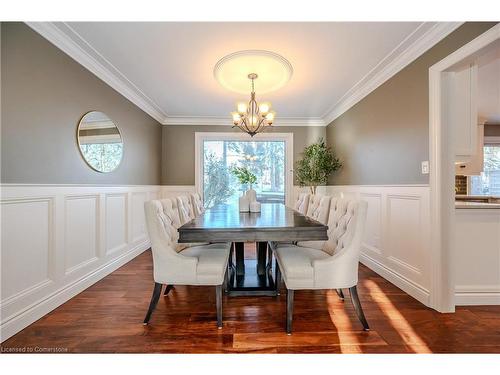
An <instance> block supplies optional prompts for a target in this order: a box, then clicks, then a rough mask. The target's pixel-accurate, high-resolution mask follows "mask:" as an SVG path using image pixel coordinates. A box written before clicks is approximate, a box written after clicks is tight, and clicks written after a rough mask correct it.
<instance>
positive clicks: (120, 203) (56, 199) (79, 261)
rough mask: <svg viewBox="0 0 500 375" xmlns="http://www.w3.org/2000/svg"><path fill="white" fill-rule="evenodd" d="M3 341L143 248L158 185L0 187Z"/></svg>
mask: <svg viewBox="0 0 500 375" xmlns="http://www.w3.org/2000/svg"><path fill="white" fill-rule="evenodd" d="M1 189H2V192H1V219H2V220H1V259H2V262H1V275H2V278H1V302H0V309H1V326H0V341H1V342H3V341H5V340H6V339H8V338H9V337H11V336H12V335H14V334H16V333H17V332H19V331H20V330H22V329H23V328H25V327H27V326H28V325H30V324H31V323H33V322H34V321H36V320H38V319H40V318H41V317H42V316H44V315H45V314H47V313H48V312H50V311H51V310H53V309H55V308H56V307H58V306H59V305H61V304H63V303H64V302H66V301H67V300H69V299H70V298H72V297H74V296H75V295H77V294H78V293H80V292H82V291H83V290H84V289H86V288H88V287H89V286H91V285H92V284H94V283H95V282H97V281H99V280H100V279H102V278H103V277H105V276H106V275H108V274H109V273H111V272H113V271H114V270H116V269H117V268H119V267H121V266H122V265H123V264H125V263H127V262H128V261H130V260H131V259H133V258H134V257H136V256H137V255H139V254H140V253H142V252H143V251H144V250H146V249H148V248H149V247H150V244H149V238H148V235H147V232H146V226H145V221H144V209H143V205H144V202H145V201H147V200H151V199H156V198H158V197H159V196H160V191H161V188H160V186H151V185H144V186H113V185H100V186H97V185H32V184H22V185H18V184H2V185H1Z"/></svg>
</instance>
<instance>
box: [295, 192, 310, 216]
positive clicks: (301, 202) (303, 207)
mask: <svg viewBox="0 0 500 375" xmlns="http://www.w3.org/2000/svg"><path fill="white" fill-rule="evenodd" d="M308 204H309V194H307V193H300V194H299V197H298V198H297V200H296V201H295V204H294V206H293V208H294V210H296V211H299V212H300V213H301V214H302V215H305V214H306V213H307V206H308Z"/></svg>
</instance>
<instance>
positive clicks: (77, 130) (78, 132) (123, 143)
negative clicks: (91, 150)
mask: <svg viewBox="0 0 500 375" xmlns="http://www.w3.org/2000/svg"><path fill="white" fill-rule="evenodd" d="M92 112H101V113H104V114H105V115H106V116H107V117H108V118H109V119H110V120H111V122H112V123H113V124H114V125H115V126H116V129H118V134H120V139H121V140H122V155H121V158H120V162H119V163H118V165H117V166H116V168H115V169H113V170H112V171H109V172H105V171H100V170H98V169H96V168H94V166H92V165H90V163H89V162H88V161H87V159H86V158H85V155H84V154H83V152H82V148H81V147H80V135H79V134H80V126H81V125H82V121H83V119H84V118H85V116H87V115H88V114H89V113H92ZM76 143H77V145H78V152H80V156H81V157H82V159H83V161H84V162H85V164H87V165H88V166H89V167H90V169H92V170H93V171H95V172H98V173H113V172H115V171H116V170H118V168H120V166H121V165H122V162H123V154H124V152H125V142H124V140H123V135H122V132H121V131H120V128H119V127H118V125H116V123H115V121H114V120H113V119H112V118H111V117H109V116H108V114H107V113H106V112H103V111H99V110H95V109H93V110H91V111H87V112H85V113H84V114H83V116H82V117H80V120H79V121H78V126H77V127H76Z"/></svg>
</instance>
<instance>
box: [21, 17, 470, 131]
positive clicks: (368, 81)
mask: <svg viewBox="0 0 500 375" xmlns="http://www.w3.org/2000/svg"><path fill="white" fill-rule="evenodd" d="M26 24H27V25H28V26H29V27H31V28H32V29H33V30H34V31H36V32H37V33H39V34H40V35H41V36H43V37H44V38H45V39H47V40H48V41H49V42H51V43H52V44H54V45H55V46H56V47H57V48H59V49H60V50H62V51H63V52H65V53H66V54H67V55H69V56H70V57H71V58H72V59H74V60H75V61H77V62H78V63H79V64H81V65H82V66H84V67H85V68H86V69H88V70H89V71H90V72H92V73H93V74H95V75H96V76H97V77H98V78H100V79H101V80H102V81H104V82H105V83H107V84H108V85H109V86H111V87H112V88H113V89H115V90H116V91H118V92H119V93H120V94H121V95H123V96H124V97H125V98H127V99H128V100H130V101H131V102H132V103H134V104H135V105H136V106H138V107H139V108H140V109H142V110H143V111H144V112H146V113H147V114H149V115H150V116H151V117H153V118H154V119H155V120H157V121H158V122H159V123H161V124H162V125H212V126H213V125H227V126H230V125H231V122H230V118H229V117H210V116H196V117H189V116H168V115H167V114H166V113H165V111H164V110H162V108H161V107H160V106H159V105H158V104H156V103H155V102H154V100H152V99H151V98H149V97H148V96H147V95H146V94H145V93H144V92H142V91H141V90H140V89H139V88H138V87H137V86H136V85H135V84H134V83H132V82H131V81H130V80H129V79H127V77H126V76H125V75H124V74H123V73H122V72H120V70H118V69H117V68H116V67H115V66H114V65H113V64H111V63H110V62H109V61H108V60H106V58H104V56H102V55H101V54H100V53H99V52H98V51H96V50H95V49H94V48H93V47H92V46H91V45H90V44H89V43H88V42H87V41H85V40H84V39H83V38H82V37H81V36H80V35H79V34H78V33H77V32H76V31H75V30H74V29H72V28H71V27H70V26H69V25H68V24H67V23H64V22H26ZM462 24H463V22H423V23H422V24H421V25H420V26H419V27H418V28H417V29H415V30H414V31H413V32H412V33H411V34H410V35H409V36H408V37H407V38H405V39H404V40H403V41H402V42H401V43H400V44H399V45H398V46H397V47H396V48H394V49H393V50H392V51H391V52H390V53H389V54H388V55H387V56H386V57H384V58H383V59H382V60H381V61H380V63H379V64H377V65H376V66H375V67H374V68H373V69H372V70H371V71H370V72H369V73H368V74H366V75H365V76H364V77H363V78H362V79H361V80H360V81H359V82H357V83H356V84H355V85H354V86H353V87H352V88H351V89H349V90H348V91H347V92H346V93H345V95H344V96H343V97H342V98H341V99H340V100H339V101H337V102H336V103H335V104H334V105H333V106H332V107H331V108H330V109H329V110H328V111H326V112H325V114H324V115H323V116H322V117H310V118H300V117H298V118H296V117H290V118H279V117H278V118H277V119H276V122H275V123H274V124H273V126H327V125H328V124H330V123H331V122H332V121H333V120H335V119H336V118H338V117H339V116H340V115H342V114H343V113H344V112H346V111H347V110H349V109H350V108H351V107H352V106H354V105H355V104H356V103H358V102H359V101H360V100H362V99H363V98H364V97H366V96H367V95H368V94H370V93H371V92H372V91H374V90H375V89H376V88H378V87H379V86H380V85H382V84H383V83H384V82H386V81H387V80H388V79H390V78H391V77H393V76H394V75H395V74H396V73H398V72H399V71H401V70H402V69H403V68H404V67H406V66H407V65H408V64H410V63H411V62H413V61H414V60H415V59H417V58H418V57H419V56H421V55H422V54H423V53H424V52H426V51H427V50H429V49H430V48H431V47H433V46H434V45H435V44H436V43H438V42H439V41H441V40H442V39H443V38H445V37H446V36H447V35H448V34H450V33H451V32H452V31H454V30H455V29H456V28H458V27H459V26H460V25H462Z"/></svg>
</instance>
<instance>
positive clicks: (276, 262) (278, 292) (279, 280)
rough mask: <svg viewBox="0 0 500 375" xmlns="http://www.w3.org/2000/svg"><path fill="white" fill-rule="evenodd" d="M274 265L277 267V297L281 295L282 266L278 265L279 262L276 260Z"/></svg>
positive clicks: (275, 277) (275, 275)
mask: <svg viewBox="0 0 500 375" xmlns="http://www.w3.org/2000/svg"><path fill="white" fill-rule="evenodd" d="M274 264H275V265H276V270H275V273H274V283H275V284H276V295H277V296H279V295H280V294H281V293H280V287H281V286H280V284H281V270H280V266H279V265H278V260H276V261H275V263H274Z"/></svg>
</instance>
